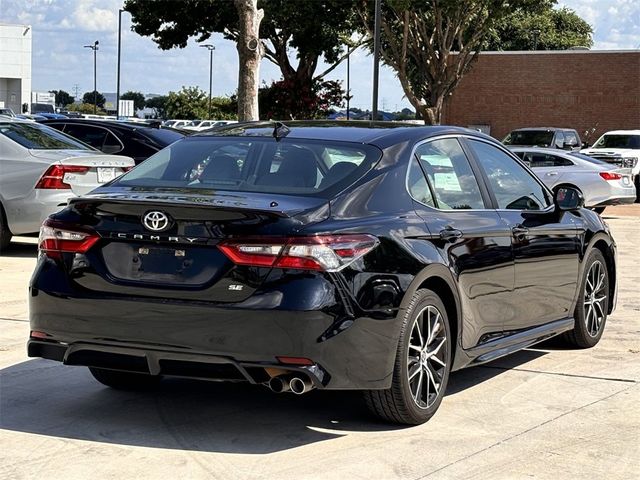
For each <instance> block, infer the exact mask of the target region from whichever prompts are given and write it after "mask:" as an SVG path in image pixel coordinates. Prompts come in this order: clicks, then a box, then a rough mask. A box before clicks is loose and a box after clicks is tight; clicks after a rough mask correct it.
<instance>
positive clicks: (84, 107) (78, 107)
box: [68, 97, 107, 115]
mask: <svg viewBox="0 0 640 480" xmlns="http://www.w3.org/2000/svg"><path fill="white" fill-rule="evenodd" d="M68 108H69V111H70V112H79V113H87V114H93V97H91V103H80V104H78V103H72V104H71V105H69V107H68ZM96 114H98V115H106V114H107V112H105V111H104V110H103V109H101V108H99V109H97V110H96Z"/></svg>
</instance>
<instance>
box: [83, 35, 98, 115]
mask: <svg viewBox="0 0 640 480" xmlns="http://www.w3.org/2000/svg"><path fill="white" fill-rule="evenodd" d="M99 44H100V42H99V41H98V40H96V41H95V42H93V45H85V46H84V48H90V49H91V50H93V114H94V115H95V114H96V113H98V105H97V104H98V82H97V73H98V68H97V53H98V45H99Z"/></svg>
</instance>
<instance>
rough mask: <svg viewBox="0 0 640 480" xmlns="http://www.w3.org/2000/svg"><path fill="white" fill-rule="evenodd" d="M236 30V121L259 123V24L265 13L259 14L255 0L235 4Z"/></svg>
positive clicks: (260, 52) (236, 0)
mask: <svg viewBox="0 0 640 480" xmlns="http://www.w3.org/2000/svg"><path fill="white" fill-rule="evenodd" d="M234 3H235V6H236V9H237V12H238V18H239V28H238V37H237V41H236V47H237V49H238V58H239V59H240V62H239V67H240V68H239V71H238V120H240V121H241V122H242V121H246V120H258V119H259V108H258V85H259V83H260V60H262V53H263V48H262V43H261V42H260V33H259V32H260V22H262V18H263V17H264V11H263V10H258V0H234Z"/></svg>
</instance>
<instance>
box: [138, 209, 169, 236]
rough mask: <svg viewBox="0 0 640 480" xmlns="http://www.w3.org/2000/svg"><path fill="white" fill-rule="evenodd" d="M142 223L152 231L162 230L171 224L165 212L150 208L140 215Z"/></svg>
mask: <svg viewBox="0 0 640 480" xmlns="http://www.w3.org/2000/svg"><path fill="white" fill-rule="evenodd" d="M142 224H143V225H144V226H145V228H146V229H147V230H151V231H152V232H164V231H165V230H167V229H169V227H170V226H171V221H170V220H169V216H168V215H167V214H166V213H164V212H161V211H159V210H152V211H150V212H147V213H146V214H145V215H144V217H142Z"/></svg>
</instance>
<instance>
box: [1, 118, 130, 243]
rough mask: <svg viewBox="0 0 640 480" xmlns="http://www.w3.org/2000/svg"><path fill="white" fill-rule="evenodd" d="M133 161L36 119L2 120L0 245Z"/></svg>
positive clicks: (33, 229) (30, 229)
mask: <svg viewBox="0 0 640 480" xmlns="http://www.w3.org/2000/svg"><path fill="white" fill-rule="evenodd" d="M134 165H135V163H134V161H133V159H132V158H129V157H123V156H118V155H106V154H103V153H101V152H99V151H97V150H94V149H93V148H91V147H89V146H88V145H85V144H84V143H81V142H79V141H77V140H75V139H74V138H72V137H69V136H68V135H65V134H63V133H61V132H59V131H58V130H55V129H53V128H50V127H47V126H45V125H40V124H37V123H34V122H27V121H23V120H15V119H9V118H2V119H0V250H2V249H4V248H5V247H6V246H7V245H8V244H9V241H10V240H11V237H12V235H24V234H31V233H36V232H38V230H39V229H40V224H41V223H42V221H43V220H44V219H45V218H47V217H48V216H49V215H50V214H52V213H54V212H56V211H58V210H60V209H61V208H63V207H64V206H66V204H67V200H68V199H69V198H70V197H73V196H77V195H83V194H85V193H88V192H90V191H91V190H93V189H94V188H96V187H98V186H99V185H102V184H104V183H106V182H108V181H111V180H113V179H114V178H116V177H117V176H119V175H121V174H123V173H124V172H125V171H127V170H129V169H130V168H133V166H134Z"/></svg>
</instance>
